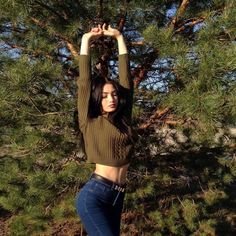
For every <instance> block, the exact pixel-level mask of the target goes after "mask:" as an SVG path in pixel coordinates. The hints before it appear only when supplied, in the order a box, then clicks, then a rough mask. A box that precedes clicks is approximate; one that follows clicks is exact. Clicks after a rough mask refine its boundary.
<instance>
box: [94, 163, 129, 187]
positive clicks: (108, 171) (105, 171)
mask: <svg viewBox="0 0 236 236" xmlns="http://www.w3.org/2000/svg"><path fill="white" fill-rule="evenodd" d="M128 167H129V164H126V165H123V166H121V167H114V166H107V165H101V164H96V169H95V171H94V172H95V173H96V174H98V175H100V176H103V177H104V178H106V179H109V180H110V181H112V182H115V183H118V184H124V183H125V182H126V175H127V171H128Z"/></svg>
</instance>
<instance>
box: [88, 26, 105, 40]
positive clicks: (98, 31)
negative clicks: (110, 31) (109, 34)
mask: <svg viewBox="0 0 236 236" xmlns="http://www.w3.org/2000/svg"><path fill="white" fill-rule="evenodd" d="M102 35H103V30H102V28H101V25H98V27H94V28H92V29H91V30H90V31H89V32H88V33H85V34H84V35H83V38H86V39H88V40H89V39H92V38H98V37H100V36H102Z"/></svg>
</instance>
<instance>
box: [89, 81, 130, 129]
mask: <svg viewBox="0 0 236 236" xmlns="http://www.w3.org/2000/svg"><path fill="white" fill-rule="evenodd" d="M106 83H109V84H112V85H113V86H114V88H115V90H116V92H117V95H118V106H117V108H116V110H115V111H114V112H111V113H109V114H108V120H109V121H110V122H111V123H112V124H114V125H115V126H116V127H117V128H118V129H120V131H122V132H126V133H128V130H127V120H126V119H125V117H124V109H125V105H126V99H125V94H124V90H123V88H122V87H121V86H120V84H119V83H118V82H116V81H115V80H111V79H107V78H104V77H101V76H97V77H94V78H93V79H92V82H91V95H90V100H89V110H88V116H89V118H97V117H98V116H100V115H102V109H101V104H102V91H103V87H104V85H105V84H106Z"/></svg>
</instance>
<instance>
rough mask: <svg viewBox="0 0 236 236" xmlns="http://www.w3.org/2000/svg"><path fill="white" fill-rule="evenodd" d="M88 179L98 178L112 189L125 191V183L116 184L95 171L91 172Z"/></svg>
mask: <svg viewBox="0 0 236 236" xmlns="http://www.w3.org/2000/svg"><path fill="white" fill-rule="evenodd" d="M90 179H96V180H99V181H101V182H103V183H104V184H106V185H109V186H110V187H111V189H114V190H117V191H118V192H124V191H125V187H126V184H122V185H120V184H117V183H115V182H112V181H111V180H109V179H107V178H105V177H103V176H101V175H98V174H96V173H93V174H92V175H91V177H90Z"/></svg>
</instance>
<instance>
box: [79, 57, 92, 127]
mask: <svg viewBox="0 0 236 236" xmlns="http://www.w3.org/2000/svg"><path fill="white" fill-rule="evenodd" d="M79 71H80V76H79V78H78V80H77V85H78V114H79V126H80V128H81V130H82V131H83V128H84V126H85V124H86V123H87V119H88V108H89V98H90V91H91V89H90V87H91V78H90V77H91V65H90V56H88V55H80V57H79Z"/></svg>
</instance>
